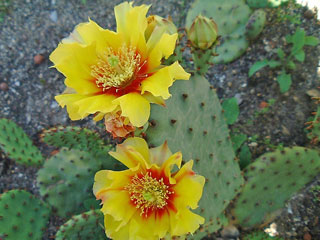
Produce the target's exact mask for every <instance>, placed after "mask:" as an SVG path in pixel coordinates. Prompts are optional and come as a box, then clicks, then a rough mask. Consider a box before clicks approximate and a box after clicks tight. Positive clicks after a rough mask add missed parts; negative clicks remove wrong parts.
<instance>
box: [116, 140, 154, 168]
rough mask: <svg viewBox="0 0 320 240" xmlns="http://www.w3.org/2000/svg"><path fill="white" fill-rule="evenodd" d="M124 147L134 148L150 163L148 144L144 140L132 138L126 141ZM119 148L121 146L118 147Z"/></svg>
mask: <svg viewBox="0 0 320 240" xmlns="http://www.w3.org/2000/svg"><path fill="white" fill-rule="evenodd" d="M121 145H122V146H124V147H129V146H131V147H133V148H134V149H135V150H136V151H137V152H139V153H140V154H141V155H142V157H143V158H144V159H145V160H146V162H148V163H149V149H148V144H147V142H146V141H145V140H144V139H143V138H139V137H132V138H128V139H126V140H125V141H124V142H123V143H122V144H121ZM118 146H119V145H118Z"/></svg>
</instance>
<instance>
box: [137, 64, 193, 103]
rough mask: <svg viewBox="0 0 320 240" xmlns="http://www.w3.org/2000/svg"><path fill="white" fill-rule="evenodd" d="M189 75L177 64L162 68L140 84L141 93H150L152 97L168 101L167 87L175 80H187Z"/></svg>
mask: <svg viewBox="0 0 320 240" xmlns="http://www.w3.org/2000/svg"><path fill="white" fill-rule="evenodd" d="M189 77H190V74H189V73H186V72H185V71H184V69H183V68H182V67H181V66H180V64H179V63H178V62H174V63H173V64H171V65H170V66H167V67H163V68H161V69H160V70H158V71H157V72H155V73H154V74H153V75H151V76H150V77H149V78H146V79H145V80H144V81H142V83H141V93H142V94H143V93H144V92H150V93H152V94H153V95H154V96H156V97H158V96H160V97H162V98H163V99H168V98H169V97H170V96H171V94H170V93H169V87H170V86H171V85H172V84H173V82H174V81H175V80H176V79H183V80H188V79H189Z"/></svg>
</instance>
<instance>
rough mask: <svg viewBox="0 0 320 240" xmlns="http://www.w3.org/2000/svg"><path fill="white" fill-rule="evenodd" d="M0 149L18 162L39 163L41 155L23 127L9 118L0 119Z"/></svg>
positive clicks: (41, 158)
mask: <svg viewBox="0 0 320 240" xmlns="http://www.w3.org/2000/svg"><path fill="white" fill-rule="evenodd" d="M0 149H2V150H3V151H4V152H5V153H6V154H7V155H8V157H10V158H11V159H13V160H15V161H16V162H17V163H19V164H23V165H27V166H31V165H33V166H36V165H41V164H42V162H43V157H42V155H41V152H40V151H39V149H38V148H37V147H35V146H34V145H33V144H32V141H31V140H30V138H29V137H28V136H27V135H26V134H25V132H24V131H23V129H22V128H21V127H19V126H18V125H17V124H15V123H14V122H12V121H10V120H9V119H5V118H1V119H0Z"/></svg>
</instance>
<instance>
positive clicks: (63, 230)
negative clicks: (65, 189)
mask: <svg viewBox="0 0 320 240" xmlns="http://www.w3.org/2000/svg"><path fill="white" fill-rule="evenodd" d="M103 225H104V223H103V214H102V212H101V211H100V210H90V211H88V212H85V213H82V214H79V215H77V216H73V217H72V218H71V219H70V220H68V221H67V222H66V223H65V224H63V225H62V226H61V227H60V229H59V231H58V232H57V234H56V240H81V239H87V240H90V239H92V240H104V239H107V237H106V234H105V232H104V227H103Z"/></svg>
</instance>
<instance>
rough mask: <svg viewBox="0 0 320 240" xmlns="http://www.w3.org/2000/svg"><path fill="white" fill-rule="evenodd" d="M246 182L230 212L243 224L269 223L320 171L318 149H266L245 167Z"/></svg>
mask: <svg viewBox="0 0 320 240" xmlns="http://www.w3.org/2000/svg"><path fill="white" fill-rule="evenodd" d="M244 172H245V179H246V184H245V186H244V188H243V190H242V192H241V194H240V196H239V197H238V198H237V200H236V202H235V203H234V206H233V209H232V210H231V212H232V214H233V215H234V216H233V217H235V221H236V223H238V224H240V225H241V226H243V227H249V228H250V227H255V226H257V225H261V224H265V223H268V222H269V221H272V220H273V218H274V217H275V216H276V215H277V214H278V213H280V210H281V208H282V207H283V206H284V204H285V202H286V201H287V200H288V199H289V198H290V197H291V196H292V195H293V194H294V193H295V192H297V191H298V190H300V189H301V188H302V187H303V186H304V185H305V184H307V183H308V182H310V181H311V180H312V179H313V178H314V177H315V176H316V175H317V174H319V173H320V152H319V151H318V150H313V149H307V148H304V147H293V148H284V149H283V150H277V151H275V152H271V153H266V154H264V155H262V156H261V157H259V158H258V159H257V160H256V161H255V162H254V163H252V164H250V165H249V166H247V168H246V169H245V171H244Z"/></svg>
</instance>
